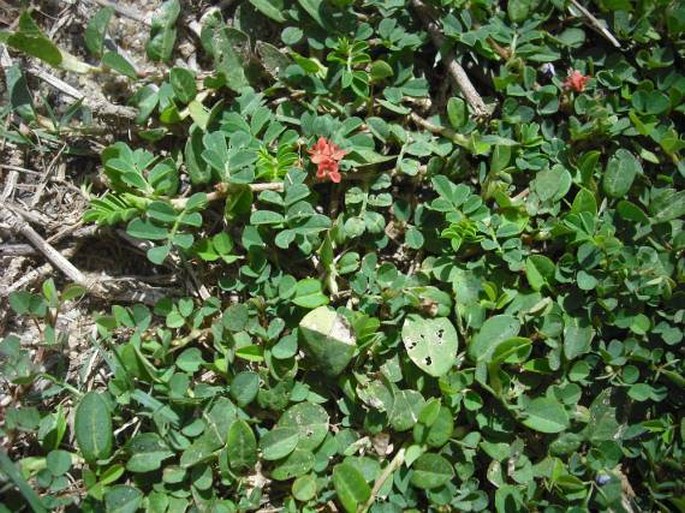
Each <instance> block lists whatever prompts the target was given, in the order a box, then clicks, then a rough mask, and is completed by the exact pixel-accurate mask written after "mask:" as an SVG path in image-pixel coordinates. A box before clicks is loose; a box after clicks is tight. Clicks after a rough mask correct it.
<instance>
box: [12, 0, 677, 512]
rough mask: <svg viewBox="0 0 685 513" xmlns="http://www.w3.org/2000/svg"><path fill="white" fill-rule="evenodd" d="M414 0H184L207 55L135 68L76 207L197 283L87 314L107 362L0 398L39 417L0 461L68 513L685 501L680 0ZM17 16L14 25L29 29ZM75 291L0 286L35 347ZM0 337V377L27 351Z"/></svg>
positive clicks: (26, 362) (16, 368)
mask: <svg viewBox="0 0 685 513" xmlns="http://www.w3.org/2000/svg"><path fill="white" fill-rule="evenodd" d="M428 4H429V5H424V4H423V2H419V1H413V2H408V3H407V2H386V1H375V0H367V1H365V2H349V1H345V0H337V1H332V2H323V1H318V0H297V1H286V0H284V1H278V2H271V1H265V0H250V1H248V2H243V3H242V4H241V5H240V8H239V9H237V10H236V11H235V16H234V18H233V19H232V20H231V22H230V23H228V22H226V21H224V20H223V19H222V17H221V15H220V13H219V12H214V13H212V14H211V15H208V16H206V17H205V18H203V20H204V25H203V26H202V29H201V31H200V33H199V40H200V43H199V44H201V53H202V57H203V59H205V60H204V61H203V62H206V63H207V69H206V70H205V71H204V73H202V74H200V73H198V74H196V73H194V72H191V71H189V70H186V69H185V68H183V67H180V66H173V67H170V68H169V69H167V70H165V72H163V73H160V74H159V76H153V77H148V78H142V77H137V76H133V75H130V76H131V80H132V81H133V87H134V88H135V92H134V94H133V95H132V98H131V104H132V105H135V106H136V108H137V112H138V116H137V119H136V123H137V128H136V129H135V133H136V134H137V135H138V136H140V139H139V140H138V141H137V142H128V143H125V142H123V141H117V142H114V143H113V144H109V145H107V147H106V148H105V149H104V150H103V151H102V153H101V155H100V157H101V165H102V170H103V174H104V177H105V181H106V186H105V187H104V188H102V189H100V190H97V189H95V187H93V188H91V189H90V191H89V194H90V206H89V209H88V210H87V212H86V213H85V215H84V219H85V220H86V221H88V222H95V223H98V224H100V225H105V226H119V225H125V226H126V233H127V234H128V235H129V236H131V237H133V238H135V239H137V240H139V241H140V242H141V243H142V245H144V247H145V250H146V255H147V259H148V260H149V262H150V264H153V265H154V266H158V267H159V266H166V267H167V268H170V269H173V270H174V272H177V273H179V274H180V273H185V272H187V270H188V269H191V270H192V273H190V274H192V276H194V277H196V278H197V279H198V280H199V282H198V289H202V290H201V291H200V293H198V294H197V295H196V294H194V291H193V290H190V289H189V290H188V291H186V292H185V293H184V295H181V296H180V297H171V296H170V297H165V298H164V299H161V300H160V301H158V302H157V303H156V305H154V307H148V306H144V305H141V304H131V305H118V304H116V305H109V308H108V311H107V313H105V314H102V313H101V314H100V315H98V316H97V317H96V327H97V334H96V335H95V336H94V337H93V339H92V340H91V343H92V344H94V345H96V347H97V348H98V350H99V354H101V355H102V358H103V361H104V363H103V366H104V368H106V370H107V373H108V374H107V378H106V383H102V384H101V385H102V386H98V387H97V389H96V390H90V391H87V392H86V390H85V389H81V388H79V387H75V386H71V385H68V384H66V383H58V385H59V389H58V390H57V389H56V390H55V392H54V393H55V394H56V395H59V396H60V397H68V398H70V399H71V401H72V403H73V406H69V407H68V408H69V410H70V413H71V410H72V409H73V415H74V417H73V418H74V424H73V428H71V427H69V428H67V425H66V421H65V411H63V408H62V407H57V408H55V407H53V405H52V404H50V403H46V402H45V401H44V400H38V401H36V402H34V403H30V402H28V401H27V403H26V404H22V405H21V406H18V407H16V408H14V407H13V409H12V410H11V411H9V412H8V415H7V420H6V421H5V424H4V426H3V428H2V429H3V434H4V435H5V436H10V435H16V434H17V433H22V434H23V436H27V437H37V439H38V440H39V441H40V444H39V447H37V449H36V452H35V454H31V455H28V454H21V453H20V451H14V453H13V454H11V456H13V457H14V458H15V460H16V461H17V464H18V467H19V468H20V470H21V472H22V474H21V477H18V476H17V475H15V474H14V473H13V472H12V470H11V468H10V467H9V466H8V465H9V463H8V462H7V458H4V453H3V455H2V456H3V458H1V459H0V470H2V472H3V474H7V476H8V478H9V481H8V484H7V485H5V486H7V489H9V488H10V487H9V484H10V481H11V486H12V488H13V489H14V487H16V488H17V490H18V493H19V494H21V496H22V497H26V500H29V501H33V500H35V497H33V496H34V495H36V493H32V492H31V491H30V489H29V488H28V485H30V486H31V487H33V489H34V490H35V491H36V492H37V494H38V496H39V497H40V501H42V502H43V503H44V507H45V508H47V509H56V508H58V507H61V506H62V505H66V504H72V506H73V507H75V508H78V509H80V510H82V511H101V510H102V508H104V510H105V511H130V512H135V511H138V510H141V509H145V510H147V511H154V512H157V511H159V512H165V511H177V510H178V511H227V512H231V511H258V510H259V509H260V508H262V507H273V508H278V509H281V510H283V511H309V512H313V511H324V510H327V509H329V508H331V507H332V506H331V501H333V503H334V504H335V505H336V508H338V509H340V510H344V511H348V512H359V511H369V512H372V513H384V512H395V511H498V512H513V511H532V510H535V511H544V512H546V513H555V512H561V511H573V512H581V511H638V510H640V511H681V510H683V508H684V507H685V505H684V504H683V500H682V496H683V489H684V487H685V483H684V481H683V478H682V475H683V473H682V469H683V466H684V465H685V456H684V453H683V441H684V438H685V420H684V419H683V418H682V414H681V411H682V407H683V399H682V398H683V394H682V389H683V386H685V379H684V378H683V374H684V372H683V371H684V364H683V358H682V347H683V346H682V343H683V335H682V332H683V308H682V300H683V292H682V290H681V289H682V284H683V280H684V277H685V272H684V271H685V266H684V262H685V261H684V259H683V249H684V248H685V236H684V235H683V233H685V232H684V231H683V218H684V216H685V193H684V192H683V190H682V188H683V180H684V179H685V167H684V166H683V162H684V160H683V158H682V154H683V149H684V148H685V143H684V141H683V135H682V130H681V129H682V126H681V125H682V123H681V121H682V115H683V113H684V112H685V111H684V105H685V102H684V101H683V100H684V98H685V77H684V76H683V74H682V72H681V71H680V70H679V68H678V66H677V64H678V63H682V60H683V58H685V53H684V48H685V47H684V46H683V30H684V29H685V27H683V24H682V21H681V18H682V13H683V10H682V8H681V7H679V6H678V5H676V3H673V2H660V3H658V4H659V6H657V5H656V4H654V5H652V4H651V3H648V2H647V3H639V4H634V5H633V4H631V5H628V4H626V3H621V2H598V3H596V4H591V5H589V6H588V9H591V10H594V11H596V12H595V14H596V15H598V16H600V17H602V18H603V19H604V20H605V21H606V22H607V27H606V30H609V31H611V33H613V34H615V36H616V37H617V38H618V40H619V41H620V44H621V45H623V46H624V47H625V48H624V51H619V50H618V49H617V48H616V47H615V45H614V44H613V43H612V42H611V40H604V39H603V38H602V36H601V35H598V34H595V33H594V32H593V31H591V30H590V29H589V28H588V26H587V25H586V24H585V22H584V20H586V19H587V18H586V17H582V16H577V15H576V14H577V12H580V11H576V10H575V9H577V8H578V7H577V5H579V4H578V3H577V2H570V3H567V2H562V1H557V0H553V1H543V0H541V1H538V2H527V1H523V0H520V1H519V0H516V1H513V0H512V1H509V2H506V6H504V5H500V4H501V3H498V2H488V1H482V2H463V1H451V2H450V1H441V2H429V3H428ZM569 8H570V10H569ZM179 10H180V4H179V2H165V3H164V4H163V7H162V11H161V15H160V18H159V19H157V20H156V21H155V23H154V24H153V26H152V28H151V34H150V41H149V44H148V45H147V52H148V54H149V56H150V58H152V59H153V60H155V61H161V62H167V61H169V59H170V56H172V55H174V54H173V51H174V50H173V45H174V41H175V36H176V23H177V20H178V19H179ZM426 12H430V14H431V16H432V17H433V18H431V19H432V23H431V24H428V25H424V24H423V23H422V20H423V19H424V18H425V15H426ZM569 13H570V14H569ZM27 16H28V15H24V17H22V19H23V20H24V21H23V25H21V27H20V29H19V31H18V32H16V33H13V34H12V35H9V36H6V41H7V42H8V44H10V45H12V46H13V48H17V49H19V50H23V51H25V52H27V53H29V54H31V55H35V52H36V51H37V50H35V48H34V47H33V46H27V44H28V43H26V41H28V39H26V37H28V36H27V35H26V31H29V28H30V27H29V25H28V21H27V20H29V19H30V18H27ZM111 16H112V13H111V12H110V11H101V12H100V13H98V14H97V15H96V17H95V18H94V19H93V21H92V22H91V25H90V27H89V32H88V34H87V41H90V42H89V43H88V47H89V49H90V50H91V51H93V52H94V53H95V54H98V51H102V42H101V40H100V39H99V38H100V37H101V35H102V34H104V31H105V27H106V26H107V23H108V20H109V18H110V17H111ZM435 27H437V29H438V30H439V32H440V35H441V37H443V38H444V40H442V43H443V44H442V45H440V46H441V48H437V47H436V46H435V45H434V44H431V43H430V41H434V39H430V38H429V35H431V34H432V32H433V31H434V29H435ZM22 31H24V32H22ZM31 31H32V32H31ZM29 32H31V33H32V34H34V35H33V36H31V37H36V38H38V39H39V40H40V41H41V42H45V41H44V38H45V36H43V35H42V33H40V34H37V33H36V32H35V30H34V29H33V28H31V30H30V31H29ZM3 37H5V36H3ZM431 37H432V36H431ZM612 37H613V36H612ZM50 48H52V47H50ZM105 55H106V54H105ZM39 57H40V56H39ZM42 58H43V60H47V59H45V58H44V57H42ZM104 59H105V58H104V56H103V63H104ZM450 59H456V60H455V61H454V62H457V61H458V62H461V63H462V64H463V65H464V66H465V69H467V70H468V72H469V73H470V74H477V75H478V76H479V80H478V81H477V82H476V84H477V85H478V86H479V88H482V90H483V91H487V96H486V99H487V101H488V102H490V103H491V105H492V107H493V108H494V110H493V113H492V116H491V117H490V118H488V119H486V118H485V117H484V116H483V115H482V113H478V112H476V109H474V107H473V105H472V102H473V98H469V94H468V93H467V92H466V91H464V92H463V94H462V91H461V90H456V89H454V88H452V87H451V86H450V85H449V83H448V81H447V78H446V77H448V76H449V75H450V74H451V73H452V71H451V70H453V69H454V66H450ZM47 62H50V61H47ZM51 64H53V65H55V66H57V65H59V64H60V63H59V62H51ZM467 64H470V65H467ZM550 65H551V66H550ZM111 67H114V66H111ZM115 69H116V68H115ZM555 69H556V70H557V71H556V73H555V72H554V70H555ZM16 71H17V70H15V71H14V72H15V73H16ZM119 71H121V70H119ZM201 75H202V76H201ZM12 80H13V82H12V83H13V84H14V85H13V87H16V88H19V89H16V90H17V91H18V90H20V89H21V88H22V87H24V85H20V81H21V79H20V77H19V75H16V76H14V77H13V79H12ZM11 108H12V110H13V112H15V113H16V114H18V115H29V116H30V114H31V112H33V110H32V109H35V108H36V107H32V106H30V104H29V103H27V102H26V101H21V102H19V101H15V102H14V103H12V104H11ZM475 114H480V115H478V116H477V115H475ZM93 190H95V192H93ZM76 291H77V289H74V288H70V287H67V288H65V289H64V291H63V292H62V293H61V295H60V294H59V293H58V292H57V289H56V287H55V285H54V283H52V282H46V285H44V288H43V294H42V295H36V294H32V293H30V292H21V293H17V294H14V295H13V296H11V298H10V304H11V306H12V308H13V310H14V311H15V312H16V314H18V315H23V316H28V317H29V318H31V319H32V320H33V321H34V322H35V323H36V324H37V325H38V326H39V327H40V332H41V336H42V337H43V338H42V339H41V342H42V343H46V344H54V343H56V342H57V340H58V338H59V337H57V336H56V335H55V334H54V333H53V332H54V326H55V322H56V318H57V312H58V311H59V308H60V306H61V304H62V303H63V302H64V301H67V300H69V299H72V298H74V297H75V294H76V293H77V292H76ZM81 292H83V291H81V290H79V291H78V293H81ZM0 348H1V349H0V350H1V351H2V353H1V354H2V355H3V360H2V361H3V375H4V376H6V377H7V379H9V380H10V381H11V382H12V383H13V385H14V386H28V385H29V384H30V382H31V379H33V378H34V377H35V376H38V375H41V376H45V375H46V374H44V373H42V372H41V371H39V370H37V369H35V368H34V364H33V363H32V360H31V358H30V355H29V354H28V353H27V352H26V351H25V350H24V349H22V347H21V345H20V344H19V342H18V338H17V337H14V336H9V337H7V338H6V339H5V340H4V341H3V342H2V345H0ZM54 381H55V382H57V381H58V380H56V379H55V380H54ZM65 408H67V407H65ZM114 426H121V428H120V429H115V428H114ZM36 454H37V455H36ZM8 469H9V471H8ZM67 476H68V478H67ZM67 479H73V480H74V481H75V482H78V483H79V484H80V485H81V488H80V490H79V492H74V493H71V494H67V493H64V494H63V495H60V493H61V492H62V491H63V490H65V488H66V485H65V484H64V483H65V481H66V480H67ZM58 492H60V493H58ZM12 493H15V492H12ZM29 497H31V498H29ZM18 501H19V499H18V496H17V495H12V497H11V498H10V499H8V504H10V505H15V504H17V503H18ZM8 507H9V506H8ZM34 508H35V506H34ZM38 508H40V505H39V506H38Z"/></svg>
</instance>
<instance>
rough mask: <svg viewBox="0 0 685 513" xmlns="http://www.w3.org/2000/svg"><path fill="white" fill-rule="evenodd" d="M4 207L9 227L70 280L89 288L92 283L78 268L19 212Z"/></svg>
mask: <svg viewBox="0 0 685 513" xmlns="http://www.w3.org/2000/svg"><path fill="white" fill-rule="evenodd" d="M5 209H6V210H7V212H8V213H9V224H10V229H11V230H13V231H15V232H17V233H20V234H21V235H23V236H24V237H25V238H26V239H28V241H29V242H30V243H31V245H33V247H35V248H36V249H37V250H38V251H40V252H41V253H43V255H45V257H46V258H47V259H48V260H49V261H50V263H51V264H52V265H53V266H55V267H56V268H58V269H59V270H60V271H62V272H63V273H64V274H65V275H66V276H67V277H68V278H69V279H70V280H71V281H73V282H74V283H77V284H79V285H81V286H83V287H86V288H90V287H91V286H92V285H93V283H92V282H91V280H89V279H88V278H86V275H85V274H83V273H82V272H81V271H80V270H79V269H77V268H76V266H75V265H74V264H72V263H71V262H70V261H69V260H67V259H66V258H65V257H64V256H63V255H62V253H60V252H59V251H57V250H56V249H55V248H54V247H52V246H51V245H50V244H48V243H47V242H46V241H45V239H43V237H41V236H40V235H39V234H38V232H37V231H36V230H34V229H33V228H31V225H29V223H27V222H26V221H25V220H24V218H23V217H21V215H20V214H18V213H17V212H15V211H14V210H13V209H12V208H11V207H9V206H8V205H5Z"/></svg>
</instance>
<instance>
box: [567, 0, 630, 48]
mask: <svg viewBox="0 0 685 513" xmlns="http://www.w3.org/2000/svg"><path fill="white" fill-rule="evenodd" d="M570 3H571V5H569V10H570V11H571V12H572V13H573V14H574V15H575V13H574V12H573V10H574V9H576V10H578V11H579V12H580V14H581V15H582V17H583V18H585V21H586V22H587V24H588V25H590V27H591V28H593V29H594V30H595V31H597V32H599V33H600V34H601V35H602V36H603V37H604V38H605V39H606V40H607V41H609V42H610V43H611V44H612V45H614V46H615V47H616V48H621V43H619V42H618V40H617V39H616V38H615V37H614V35H613V34H612V33H611V32H609V29H607V28H606V27H605V26H604V25H603V24H602V22H601V21H599V20H598V19H597V18H596V17H595V16H594V15H593V14H592V13H591V12H590V11H588V10H587V9H586V8H585V7H583V5H582V4H581V3H580V2H578V0H571V2H570Z"/></svg>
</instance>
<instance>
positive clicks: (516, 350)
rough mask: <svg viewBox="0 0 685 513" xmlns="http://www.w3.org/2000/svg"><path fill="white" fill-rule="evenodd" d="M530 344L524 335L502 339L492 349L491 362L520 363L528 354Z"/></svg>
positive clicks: (530, 348) (530, 347)
mask: <svg viewBox="0 0 685 513" xmlns="http://www.w3.org/2000/svg"><path fill="white" fill-rule="evenodd" d="M532 345H533V344H532V342H531V340H530V339H529V338H525V337H513V338H509V339H507V340H503V341H501V342H499V343H498V344H497V347H495V349H494V350H493V352H492V359H491V363H496V364H500V363H515V364H521V363H523V362H525V361H526V360H527V359H528V356H530V352H531V350H532Z"/></svg>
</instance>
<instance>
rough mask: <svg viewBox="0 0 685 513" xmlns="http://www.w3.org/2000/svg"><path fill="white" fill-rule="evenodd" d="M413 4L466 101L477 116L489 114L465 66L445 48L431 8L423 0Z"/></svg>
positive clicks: (414, 0)
mask: <svg viewBox="0 0 685 513" xmlns="http://www.w3.org/2000/svg"><path fill="white" fill-rule="evenodd" d="M411 5H412V7H414V9H415V10H416V13H417V14H418V15H419V18H421V21H422V23H423V24H424V25H425V26H426V29H427V30H428V33H429V34H430V36H431V39H432V40H433V44H434V45H435V46H436V47H437V48H438V50H439V51H440V55H441V56H442V60H443V62H444V63H445V66H447V69H448V70H449V72H450V75H452V78H453V79H454V81H455V82H456V83H457V85H458V86H459V89H460V90H461V92H462V94H463V95H464V98H466V101H467V102H468V103H469V105H470V106H471V108H472V109H473V110H474V112H475V113H476V116H478V117H483V116H488V115H489V114H490V111H489V110H488V108H487V106H486V105H485V102H484V101H483V98H482V97H481V96H480V94H478V91H476V88H475V87H474V86H473V84H472V83H471V79H469V76H468V75H467V74H466V71H464V68H463V67H462V66H461V64H459V63H458V62H457V60H456V58H455V56H454V55H453V54H452V53H451V52H446V51H445V50H444V44H445V38H444V36H443V35H442V32H441V31H440V27H439V26H438V24H437V23H436V22H435V20H434V19H433V15H432V13H431V11H430V8H429V7H428V6H427V5H426V4H424V3H423V2H422V0H411Z"/></svg>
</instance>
